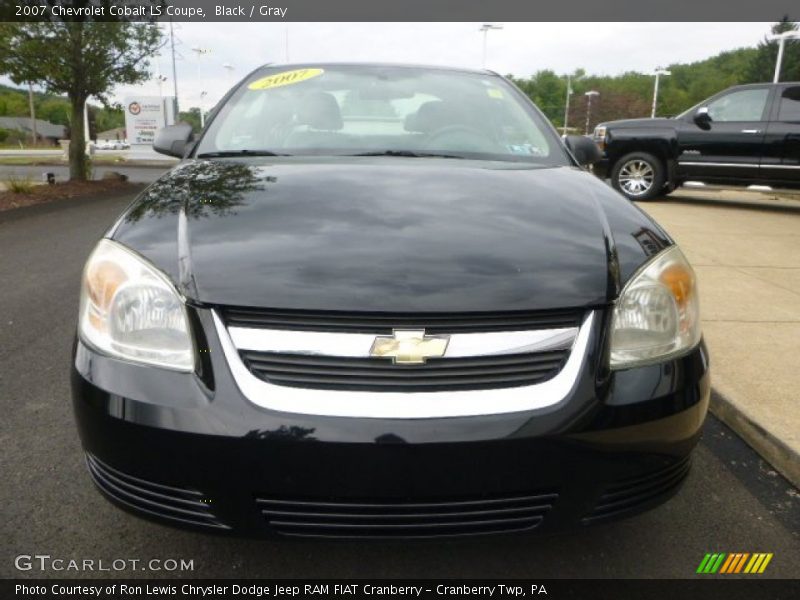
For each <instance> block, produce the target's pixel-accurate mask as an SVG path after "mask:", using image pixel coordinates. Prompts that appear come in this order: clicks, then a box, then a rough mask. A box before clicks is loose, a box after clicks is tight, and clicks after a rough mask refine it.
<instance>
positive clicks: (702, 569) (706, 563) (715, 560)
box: [697, 552, 725, 573]
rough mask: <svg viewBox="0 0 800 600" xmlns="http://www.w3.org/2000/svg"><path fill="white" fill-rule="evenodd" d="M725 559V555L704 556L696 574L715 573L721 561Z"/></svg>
mask: <svg viewBox="0 0 800 600" xmlns="http://www.w3.org/2000/svg"><path fill="white" fill-rule="evenodd" d="M724 558H725V553H724V552H722V553H715V554H706V556H705V558H703V560H702V562H701V563H700V566H699V567H697V572H698V573H716V572H717V569H719V566H720V565H721V564H722V559H724Z"/></svg>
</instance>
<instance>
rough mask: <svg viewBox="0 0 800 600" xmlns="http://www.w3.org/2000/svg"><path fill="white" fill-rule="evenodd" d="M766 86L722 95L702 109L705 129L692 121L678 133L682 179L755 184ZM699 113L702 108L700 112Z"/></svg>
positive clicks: (765, 111) (763, 128) (764, 120)
mask: <svg viewBox="0 0 800 600" xmlns="http://www.w3.org/2000/svg"><path fill="white" fill-rule="evenodd" d="M770 91H771V90H770V87H769V86H763V87H747V88H744V89H742V88H739V89H733V90H731V91H729V92H723V93H721V94H719V95H718V96H716V97H714V98H712V99H711V100H710V101H709V102H708V104H707V105H706V106H705V107H703V108H705V109H707V112H708V116H709V117H710V119H709V120H708V121H707V124H706V125H705V127H702V126H701V125H698V124H697V123H695V121H694V120H693V118H692V115H690V116H689V118H688V119H686V120H684V122H683V124H682V126H681V127H680V129H679V130H678V147H679V148H678V149H679V156H678V169H679V173H680V174H681V175H682V178H684V179H690V180H691V179H694V180H697V181H704V182H710V183H755V182H757V180H758V175H759V164H760V162H761V154H762V152H763V145H764V137H765V135H766V129H767V119H768V114H769V108H768V107H769V104H768V102H767V100H768V99H769V95H770ZM700 110H702V109H700Z"/></svg>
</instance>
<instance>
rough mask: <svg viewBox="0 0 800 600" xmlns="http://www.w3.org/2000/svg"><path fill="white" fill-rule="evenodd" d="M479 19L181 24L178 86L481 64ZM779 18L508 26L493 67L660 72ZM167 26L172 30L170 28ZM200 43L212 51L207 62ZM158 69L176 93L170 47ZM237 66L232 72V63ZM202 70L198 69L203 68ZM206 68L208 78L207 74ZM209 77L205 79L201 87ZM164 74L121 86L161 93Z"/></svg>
mask: <svg viewBox="0 0 800 600" xmlns="http://www.w3.org/2000/svg"><path fill="white" fill-rule="evenodd" d="M480 25H481V24H480V23H288V24H285V23H196V24H194V23H179V24H176V25H175V34H176V36H177V38H178V39H179V44H178V45H177V47H176V50H177V52H178V54H179V58H178V61H177V69H178V92H179V96H180V105H181V107H182V108H186V107H188V106H196V105H198V102H199V101H200V91H201V90H206V91H207V92H208V97H207V99H206V100H205V101H204V105H205V107H206V108H210V107H211V106H213V104H214V103H215V102H216V101H217V100H218V99H219V97H220V96H221V95H222V94H223V93H224V92H225V91H226V90H227V89H228V88H229V87H230V86H231V85H232V84H233V83H234V82H235V81H238V79H240V78H241V77H243V76H245V75H246V74H247V73H248V72H250V71H251V70H252V69H254V68H255V67H257V66H259V65H262V64H264V63H268V62H271V63H275V62H278V63H282V62H286V59H287V47H286V46H287V45H286V38H287V35H288V59H289V62H304V61H366V62H369V61H386V62H409V63H423V64H439V65H453V66H466V67H477V68H480V67H481V62H482V47H483V34H481V33H479V32H478V28H479V27H480ZM769 27H770V23H505V24H503V29H502V30H499V31H490V32H489V34H488V44H487V60H486V67H487V68H489V69H492V70H495V71H498V72H499V73H502V74H504V75H505V74H507V73H512V74H514V75H517V76H528V75H530V74H531V73H533V72H535V71H537V70H539V69H553V70H554V71H556V72H558V73H566V72H572V71H573V70H574V69H577V68H584V69H586V70H587V71H588V72H590V73H596V74H617V73H622V72H625V71H631V70H634V71H643V72H647V71H651V70H652V69H654V68H655V67H657V66H661V65H668V64H670V63H676V62H691V61H695V60H701V59H704V58H707V57H709V56H711V55H713V54H716V53H718V52H721V51H723V50H732V49H735V48H740V47H743V46H753V45H755V44H757V43H758V42H759V41H760V40H761V39H762V38H763V36H764V35H765V34H766V33H767V32H768V31H769ZM165 30H166V28H165ZM193 47H202V48H205V49H208V50H209V51H210V52H209V53H208V54H205V55H203V57H202V58H201V59H200V62H199V65H198V59H197V56H196V53H194V52H193V51H192V48H193ZM162 53H163V55H162V56H161V57H160V58H159V59H157V60H156V61H155V62H156V63H157V64H156V65H154V66H158V67H159V68H160V70H161V73H162V75H164V76H166V77H167V81H166V83H165V84H164V85H163V93H164V95H171V94H172V86H173V80H172V67H171V63H170V57H169V48H168V47H167V48H165V49H164V50H163V51H162ZM224 64H229V65H232V66H233V70H232V71H228V70H226V69H225V68H224V67H223V65H224ZM198 67H199V68H198ZM198 73H199V74H200V76H201V78H198ZM201 81H202V85H201ZM158 92H159V89H158V85H157V83H156V82H155V80H153V81H150V82H148V83H146V84H143V85H142V86H140V87H138V88H135V89H130V88H120V89H117V90H116V93H115V98H116V99H117V100H119V101H121V100H122V98H123V97H124V96H126V95H128V94H152V95H158Z"/></svg>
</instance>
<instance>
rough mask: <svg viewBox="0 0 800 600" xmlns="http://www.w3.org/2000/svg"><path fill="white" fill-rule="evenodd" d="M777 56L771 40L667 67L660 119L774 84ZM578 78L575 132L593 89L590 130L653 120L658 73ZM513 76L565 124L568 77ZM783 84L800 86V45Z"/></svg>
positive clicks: (788, 56) (572, 117)
mask: <svg viewBox="0 0 800 600" xmlns="http://www.w3.org/2000/svg"><path fill="white" fill-rule="evenodd" d="M795 29H797V24H796V23H793V22H791V21H788V19H784V20H783V21H781V22H779V23H776V24H775V25H774V26H773V28H772V31H773V32H779V31H787V30H795ZM766 33H768V32H765V34H766ZM776 57H777V43H775V42H770V43H767V42H766V40H765V41H763V42H761V43H760V44H759V45H758V46H757V47H753V48H739V49H737V50H730V51H726V52H721V53H719V54H717V55H715V56H712V57H710V58H707V59H705V60H700V61H697V62H693V63H687V64H680V63H676V64H671V65H664V66H665V67H666V68H667V70H669V71H670V73H671V74H670V75H668V76H664V77H662V78H661V81H660V85H659V94H658V110H657V114H658V116H674V115H677V114H679V113H681V112H683V111H685V110H686V109H688V108H691V107H692V106H694V105H695V104H697V103H698V102H701V101H702V100H704V99H705V98H708V97H709V96H711V95H713V94H715V93H717V92H719V91H721V90H724V89H725V88H727V87H730V86H732V85H738V84H743V83H758V82H764V81H772V76H773V71H774V68H775V60H776ZM654 66H655V65H654ZM572 76H573V83H572V88H573V91H574V93H573V96H572V99H571V102H570V112H569V125H570V127H575V128H577V129H578V130H579V131H583V129H584V127H585V124H586V112H587V111H586V108H587V106H586V104H587V102H586V98H585V96H584V93H585V92H586V91H588V90H594V91H597V92H600V94H599V96H596V97H595V98H594V99H593V100H592V108H591V114H590V121H591V122H590V124H589V129H592V128H593V127H594V125H595V124H597V123H599V122H601V121H609V120H613V119H624V118H634V117H649V116H650V111H651V105H652V102H653V84H654V77H653V75H652V74H649V73H637V72H628V73H623V74H622V75H615V76H595V75H589V74H586V73H584V72H583V71H582V70H578V71H576V72H575V73H573V74H572ZM511 77H512V79H513V80H514V82H515V83H516V84H517V85H518V86H519V87H520V89H522V90H523V91H524V92H525V93H526V94H527V95H528V96H530V98H531V99H533V101H534V102H536V104H537V105H538V106H539V108H541V109H542V111H544V113H545V114H546V115H547V116H548V117H549V118H550V120H551V121H552V122H553V123H554V124H555V125H556V126H559V127H560V126H562V125H563V121H564V100H565V97H566V93H567V82H566V76H565V75H558V74H556V73H555V72H554V71H550V70H543V71H538V72H536V73H534V74H533V76H532V77H530V78H528V79H522V78H515V77H513V76H511ZM781 81H800V42H789V43H787V44H786V48H785V53H784V59H783V68H782V69H781Z"/></svg>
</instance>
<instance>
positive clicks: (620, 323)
mask: <svg viewBox="0 0 800 600" xmlns="http://www.w3.org/2000/svg"><path fill="white" fill-rule="evenodd" d="M700 336H701V331H700V303H699V299H698V295H697V280H696V278H695V274H694V271H693V270H692V267H691V266H690V265H689V262H688V261H687V260H686V257H684V256H683V253H682V252H681V251H680V249H679V248H678V247H677V246H672V247H671V248H668V249H667V250H664V251H663V252H661V253H660V254H658V255H657V256H655V257H654V258H653V259H651V260H650V262H648V263H647V264H646V265H645V266H644V268H642V269H641V270H640V271H639V272H638V273H637V274H636V275H634V276H633V277H632V278H631V280H630V281H629V282H628V283H627V284H626V285H625V288H624V289H623V290H622V293H621V294H620V296H619V299H618V300H617V303H616V306H615V307H614V316H613V319H612V326H611V368H613V369H624V368H627V367H632V366H637V365H643V364H648V363H654V362H658V361H661V360H664V359H666V358H670V357H672V356H676V355H679V354H681V353H684V352H686V351H687V350H689V349H690V348H692V347H694V346H695V345H696V344H697V343H698V342H699V341H700Z"/></svg>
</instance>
